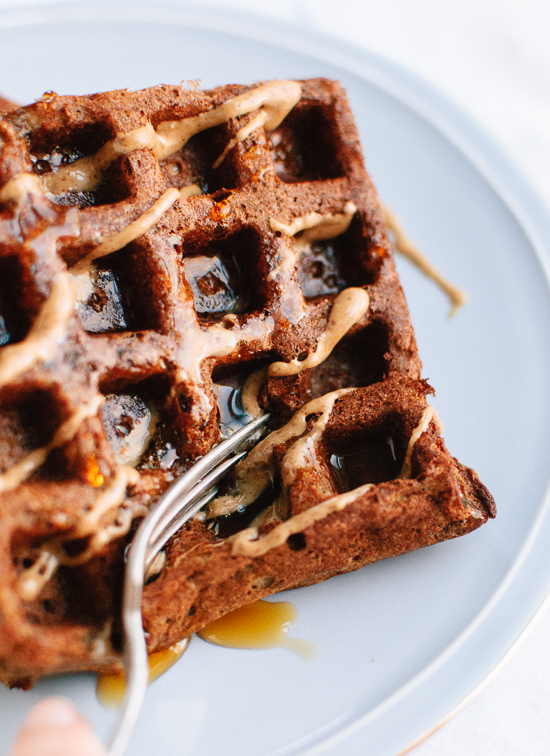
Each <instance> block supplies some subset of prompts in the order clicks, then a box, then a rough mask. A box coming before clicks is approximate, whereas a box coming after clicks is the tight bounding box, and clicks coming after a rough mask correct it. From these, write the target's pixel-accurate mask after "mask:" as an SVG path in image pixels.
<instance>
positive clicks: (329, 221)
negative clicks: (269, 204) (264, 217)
mask: <svg viewBox="0 0 550 756" xmlns="http://www.w3.org/2000/svg"><path fill="white" fill-rule="evenodd" d="M356 212H357V206H356V205H355V204H354V203H353V202H351V201H348V202H346V204H345V205H344V211H343V212H342V213H334V214H330V213H327V214H326V215H322V214H321V213H307V215H301V216H300V217H299V218H294V220H293V221H292V222H291V223H283V222H282V221H279V220H277V219H276V218H270V219H269V225H270V226H271V229H272V231H279V232H280V233H281V234H284V235H285V236H296V234H298V233H300V232H302V235H301V236H300V237H299V238H298V239H296V240H295V242H294V244H295V245H296V246H297V247H298V248H299V249H300V248H303V247H304V246H305V245H306V244H307V243H308V242H312V241H319V240H321V239H333V238H334V237H336V236H340V234H343V233H344V231H347V230H348V228H349V225H350V223H351V220H352V218H353V216H354V215H355V213H356Z"/></svg>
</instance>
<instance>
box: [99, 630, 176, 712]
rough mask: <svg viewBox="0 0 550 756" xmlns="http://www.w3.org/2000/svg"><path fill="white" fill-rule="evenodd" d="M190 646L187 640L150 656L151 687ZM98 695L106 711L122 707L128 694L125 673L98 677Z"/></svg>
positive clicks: (101, 674) (105, 674) (102, 674)
mask: <svg viewBox="0 0 550 756" xmlns="http://www.w3.org/2000/svg"><path fill="white" fill-rule="evenodd" d="M188 645H189V638H185V639H184V640H182V641H180V642H179V643H175V644H174V645H173V646H170V648H167V649H166V650H165V651H158V652H157V653H155V654H151V655H150V656H149V685H150V684H151V683H152V682H154V681H155V680H156V679H157V677H160V676H161V675H163V674H164V673H165V672H167V671H168V670H169V669H170V667H171V666H172V665H174V664H175V663H176V662H177V661H178V659H179V658H180V657H181V656H182V654H183V652H184V651H185V650H186V649H187V646H188ZM96 694H97V700H98V701H99V703H100V704H102V705H103V706H104V707H105V708H106V709H114V708H116V707H117V706H120V704H121V703H122V701H123V700H124V696H125V694H126V675H125V674H124V672H100V673H99V675H98V676H97V686H96Z"/></svg>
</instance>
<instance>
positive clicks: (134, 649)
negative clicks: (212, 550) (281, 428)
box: [108, 415, 268, 756]
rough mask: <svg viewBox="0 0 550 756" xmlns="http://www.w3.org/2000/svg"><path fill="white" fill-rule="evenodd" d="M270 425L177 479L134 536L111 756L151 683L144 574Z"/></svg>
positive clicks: (246, 431) (125, 738)
mask: <svg viewBox="0 0 550 756" xmlns="http://www.w3.org/2000/svg"><path fill="white" fill-rule="evenodd" d="M267 420H268V415H261V416H260V417H258V418H256V419H255V420H253V421H252V422H250V423H248V425H245V426H244V428H241V430H239V431H237V433H234V434H233V435H232V436H231V437H230V438H228V439H226V440H225V441H222V443H221V444H218V446H216V447H215V448H214V449H212V451H210V452H209V453H208V454H206V455H205V456H204V457H203V458H202V459H201V460H199V462H197V463H196V464H195V465H193V467H191V469H189V470H188V471H187V472H186V473H185V474H184V475H182V477H181V478H178V480H176V481H175V482H174V483H173V484H172V485H171V486H170V488H169V489H168V490H167V491H166V492H165V493H164V494H163V496H162V497H161V498H160V499H159V501H158V502H157V504H156V505H155V506H154V507H153V509H152V510H151V511H150V512H149V514H148V515H147V517H146V518H145V519H144V520H143V522H142V523H141V525H140V526H139V528H138V530H137V532H136V535H135V536H134V539H133V541H132V543H131V546H130V548H129V550H128V555H127V562H126V571H125V575H124V595H123V602H122V621H123V626H124V671H125V673H126V683H127V688H126V696H125V698H124V703H123V706H122V709H121V712H120V716H119V719H118V721H117V723H116V725H115V728H114V730H113V732H112V734H111V737H110V739H109V741H108V753H109V756H123V754H124V753H125V751H126V748H127V746H128V743H129V742H130V738H131V736H132V732H133V731H134V728H135V726H136V723H137V720H138V717H139V713H140V711H141V707H142V705H143V701H144V699H145V692H146V690H147V685H148V682H149V664H148V657H147V646H146V642H145V635H144V631H143V623H142V616H141V600H142V595H143V586H144V582H145V575H146V574H147V571H148V570H149V568H150V567H151V564H152V563H153V560H154V559H155V557H156V556H157V554H158V553H159V552H160V550H161V549H162V548H163V547H164V546H165V545H166V543H167V542H168V540H169V539H170V538H171V537H172V536H173V535H174V533H175V532H176V531H177V530H179V528H180V527H181V526H182V525H183V524H184V523H186V522H187V521H188V520H189V519H190V518H191V517H193V515H194V514H196V513H197V512H198V511H199V510H200V509H201V508H202V507H204V506H205V505H206V504H207V503H208V502H209V501H210V500H211V499H213V498H214V496H215V495H216V493H217V490H218V489H217V488H216V483H218V482H219V481H220V480H221V478H223V476H224V475H225V474H226V473H227V472H228V471H229V470H230V469H231V468H232V467H233V466H234V465H236V464H237V462H238V461H239V460H240V459H242V458H243V457H244V456H246V453H247V452H246V451H243V452H241V453H238V454H235V452H237V451H238V449H239V447H240V446H241V445H243V444H245V443H246V442H247V441H250V439H251V438H252V437H253V436H254V434H255V433H256V432H257V431H259V430H260V428H262V427H263V426H264V425H265V424H266V422H267ZM231 455H234V456H231Z"/></svg>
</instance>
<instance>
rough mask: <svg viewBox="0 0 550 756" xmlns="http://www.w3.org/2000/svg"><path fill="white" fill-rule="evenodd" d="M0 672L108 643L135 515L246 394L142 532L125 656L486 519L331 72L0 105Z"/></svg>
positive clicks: (111, 653)
mask: <svg viewBox="0 0 550 756" xmlns="http://www.w3.org/2000/svg"><path fill="white" fill-rule="evenodd" d="M0 150H1V157H0V203H1V205H0V208H1V209H0V316H1V317H0V344H3V346H1V347H0V472H1V474H0V493H1V501H0V514H1V519H0V539H1V545H0V572H1V575H2V582H1V586H0V617H1V624H0V675H1V676H2V678H3V679H4V681H5V682H7V683H8V684H12V685H20V686H28V685H29V684H31V682H32V680H33V679H35V678H36V677H38V676H40V675H42V674H45V673H47V672H53V671H70V670H79V669H110V668H113V667H116V666H117V664H118V663H119V661H120V654H121V648H120V630H119V620H118V617H119V603H120V590H121V577H122V573H123V554H124V549H125V547H126V545H127V543H128V541H129V539H130V538H131V534H132V532H133V528H134V527H135V524H136V522H137V521H138V520H139V518H141V517H143V515H144V514H145V512H146V511H147V508H148V507H149V506H150V505H151V504H152V503H154V502H155V501H156V499H158V497H159V496H160V494H161V493H162V492H163V491H164V490H165V488H166V487H167V486H168V485H169V484H170V482H171V481H172V480H174V478H175V477H176V476H177V475H178V474H179V473H181V472H182V471H183V470H185V469H187V468H188V467H189V466H190V465H191V464H192V462H193V460H194V459H196V458H197V457H199V456H201V455H203V454H204V453H205V452H206V451H207V450H208V449H210V448H211V447H212V446H213V445H214V444H215V443H216V442H218V441H219V439H220V438H221V437H223V436H224V435H227V434H229V433H230V432H231V431H232V430H234V428H235V427H238V426H239V424H244V423H245V422H246V421H247V420H249V419H250V417H251V416H254V415H257V414H258V413H259V412H261V411H262V408H263V409H267V410H268V411H269V412H270V413H271V430H272V431H273V432H272V433H271V434H270V435H269V436H267V437H266V438H265V439H264V440H263V441H261V442H260V444H259V445H258V446H257V447H256V448H255V449H254V451H253V452H252V453H251V454H250V455H249V457H248V458H247V459H246V460H244V461H243V462H241V463H240V465H239V466H238V468H237V469H236V472H235V475H234V477H233V479H232V481H230V483H229V484H228V487H227V491H226V492H225V493H224V494H223V495H221V496H219V497H218V498H217V499H215V500H214V501H213V502H212V503H211V505H210V507H209V511H208V512H206V513H205V515H204V516H203V517H202V518H199V519H197V520H195V521H194V522H192V523H191V524H190V525H188V526H186V527H185V528H184V529H183V530H182V531H180V532H179V533H178V534H177V535H176V536H175V537H174V538H173V540H172V542H171V543H170V544H169V546H168V548H167V549H166V552H165V557H164V563H162V560H160V561H158V562H157V564H156V573H155V574H154V575H152V582H150V584H149V585H148V586H147V588H146V591H145V598H144V606H143V610H144V626H145V629H146V631H147V633H148V643H149V647H150V650H151V651H154V650H159V649H161V648H165V647H167V646H169V645H171V644H172V643H174V642H175V641H177V640H180V639H181V638H182V637H183V636H185V635H188V634H189V633H192V632H194V631H195V630H197V629H199V628H200V627H201V626H203V625H204V624H206V623H208V622H209V621H211V620H213V619H215V618H217V617H218V616H220V615H222V614H223V613H225V612H227V611H229V610H231V609H233V608H235V607H237V606H239V605H241V604H243V603H246V602H250V601H253V600H255V599H257V598H260V597H262V596H265V595H267V594H270V593H273V592H275V591H278V590H281V589H283V588H290V587H294V586H299V585H307V584H310V583H315V582H317V581H320V580H324V579H326V578H328V577H330V576H331V575H334V574H337V573H340V572H345V571H348V570H352V569H357V568H359V567H361V566H363V565H364V564H367V563H368V562H373V561H375V560H377V559H381V558H383V557H387V556H392V555H395V554H400V553H403V552H406V551H409V550H411V549H414V548H418V547H421V546H425V545H428V544H431V543H434V542H436V541H440V540H444V539H446V538H450V537H453V536H456V535H460V534H462V533H466V532H468V531H470V530H472V529H474V528H476V527H478V526H479V525H481V524H482V523H483V522H485V521H486V519H487V518H488V517H492V516H494V503H493V500H492V498H491V496H490V494H489V493H488V492H487V490H486V489H485V488H484V486H483V485H482V484H481V483H480V482H479V480H478V478H477V476H476V474H475V472H473V471H472V470H469V469H468V468H465V467H463V466H462V465H460V464H459V463H458V462H457V461H456V460H454V459H453V458H452V457H451V456H450V455H449V453H448V452H447V451H446V449H445V447H444V445H443V442H442V440H441V436H440V429H439V422H438V419H437V416H436V414H435V411H434V410H433V409H432V408H431V407H430V406H429V405H428V404H427V403H426V398H425V397H426V395H427V394H428V393H430V392H431V389H430V387H429V386H428V384H427V383H426V382H425V381H423V380H422V379H421V377H420V369H421V364H420V360H419V357H418V354H417V347H416V342H415V338H414V333H413V329H412V326H411V323H410V319H409V315H408V312H407V307H406V303H405V299H404V296H403V293H402V290H401V288H400V285H399V282H398V279H397V276H396V273H395V270H394V265H393V260H392V253H391V246H390V244H389V241H388V238H387V234H386V229H385V225H384V221H383V217H382V213H381V211H380V208H379V205H378V200H377V197H376V193H375V190H374V188H373V186H372V184H371V182H370V180H369V178H368V176H367V174H366V173H365V169H364V167H363V159H362V155H361V149H360V146H359V142H358V137H357V132H356V129H355V126H354V123H353V119H352V116H351V114H350V111H349V107H348V104H347V101H346V97H345V95H344V93H343V91H342V89H341V87H340V86H339V85H338V84H337V83H334V82H329V81H326V80H322V79H319V80H311V81H307V82H300V83H297V82H271V83H267V84H260V85H255V86H248V87H243V86H227V87H222V88H219V89H216V90H213V91H209V92H204V91H200V90H198V89H197V88H195V87H194V86H190V87H172V86H160V87H155V88H152V89H148V90H144V91H142V92H127V91H121V92H111V93H107V94H98V95H92V96H88V97H59V96H56V95H55V94H54V93H49V94H47V95H45V96H44V97H43V98H42V99H41V100H40V101H39V102H37V103H35V104H33V105H31V106H28V107H26V108H22V109H19V110H15V111H12V112H10V113H7V114H6V115H5V116H4V118H3V120H0Z"/></svg>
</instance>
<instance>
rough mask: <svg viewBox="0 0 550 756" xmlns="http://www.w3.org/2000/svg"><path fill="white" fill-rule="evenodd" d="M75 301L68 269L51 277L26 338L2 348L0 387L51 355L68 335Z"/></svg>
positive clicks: (0, 354) (0, 356) (74, 292)
mask: <svg viewBox="0 0 550 756" xmlns="http://www.w3.org/2000/svg"><path fill="white" fill-rule="evenodd" d="M75 304H76V291H75V288H74V286H73V284H72V281H71V277H70V275H69V274H68V273H66V272H61V273H58V274H57V276H56V277H55V278H54V280H53V281H52V287H51V291H50V296H49V297H48V299H46V301H45V302H44V304H43V305H42V308H41V310H40V312H39V313H38V316H37V317H36V320H35V321H34V323H33V325H32V326H31V329H30V331H29V333H28V335H27V337H26V338H25V339H23V341H21V342H20V343H19V344H11V345H9V346H5V347H2V350H1V351H0V388H1V387H2V386H5V385H6V384H7V383H9V382H10V381H12V380H13V379H14V378H17V376H18V375H20V374H21V373H23V372H24V371H25V370H28V369H29V368H30V367H31V366H32V365H34V363H36V362H38V361H39V360H42V361H43V362H45V361H47V360H48V359H51V358H52V356H53V354H54V352H55V350H56V348H57V345H58V344H59V342H60V341H62V340H63V339H64V338H65V335H66V333H67V327H68V325H69V321H70V319H71V317H72V315H73V312H74V308H75Z"/></svg>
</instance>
